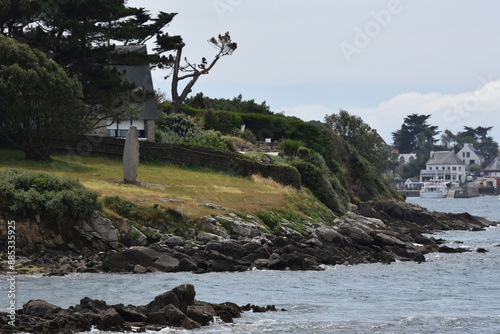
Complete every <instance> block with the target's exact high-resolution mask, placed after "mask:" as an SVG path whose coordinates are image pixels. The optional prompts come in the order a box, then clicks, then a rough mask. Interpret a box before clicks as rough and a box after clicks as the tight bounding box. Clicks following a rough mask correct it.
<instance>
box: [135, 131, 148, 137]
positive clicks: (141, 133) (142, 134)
mask: <svg viewBox="0 0 500 334" xmlns="http://www.w3.org/2000/svg"><path fill="white" fill-rule="evenodd" d="M137 137H139V138H146V130H137Z"/></svg>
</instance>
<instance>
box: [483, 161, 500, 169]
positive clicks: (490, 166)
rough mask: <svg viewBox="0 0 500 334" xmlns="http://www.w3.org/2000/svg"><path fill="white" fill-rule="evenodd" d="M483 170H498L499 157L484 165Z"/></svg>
mask: <svg viewBox="0 0 500 334" xmlns="http://www.w3.org/2000/svg"><path fill="white" fill-rule="evenodd" d="M484 170H485V171H488V172H498V171H500V159H499V158H495V159H493V161H492V162H490V163H489V164H488V166H486V168H485V169H484Z"/></svg>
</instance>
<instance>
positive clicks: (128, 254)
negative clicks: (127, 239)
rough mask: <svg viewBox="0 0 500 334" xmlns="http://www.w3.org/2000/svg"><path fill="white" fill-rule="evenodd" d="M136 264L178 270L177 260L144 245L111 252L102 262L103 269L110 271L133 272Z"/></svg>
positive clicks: (170, 270) (163, 269)
mask: <svg viewBox="0 0 500 334" xmlns="http://www.w3.org/2000/svg"><path fill="white" fill-rule="evenodd" d="M136 265H141V266H143V267H145V268H148V267H152V268H156V269H157V270H160V271H165V272H175V271H179V260H177V259H176V258H174V257H172V256H170V255H168V254H167V253H163V252H158V251H156V250H154V249H151V248H146V247H132V248H129V249H126V250H124V251H121V252H118V253H115V254H112V255H111V256H109V257H108V258H107V259H105V260H104V261H103V264H102V266H103V269H104V270H107V271H111V272H133V271H134V267H135V266H136Z"/></svg>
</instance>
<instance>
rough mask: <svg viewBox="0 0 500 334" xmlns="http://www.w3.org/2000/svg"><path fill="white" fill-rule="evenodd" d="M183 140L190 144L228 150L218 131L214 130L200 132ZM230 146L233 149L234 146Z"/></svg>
mask: <svg viewBox="0 0 500 334" xmlns="http://www.w3.org/2000/svg"><path fill="white" fill-rule="evenodd" d="M185 142H186V143H188V144H192V145H198V146H205V147H210V148H215V149H220V150H224V151H227V150H229V147H228V145H227V143H226V141H224V139H223V138H222V136H221V134H220V132H217V131H214V130H209V131H204V132H200V133H199V134H197V135H196V136H194V137H191V138H187V139H186V141H185ZM232 148H233V150H234V147H232Z"/></svg>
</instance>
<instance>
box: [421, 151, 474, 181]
mask: <svg viewBox="0 0 500 334" xmlns="http://www.w3.org/2000/svg"><path fill="white" fill-rule="evenodd" d="M425 167H426V168H425V169H422V170H421V171H420V182H424V181H427V180H430V179H432V178H434V177H438V178H440V179H442V180H444V181H455V182H465V167H466V166H465V163H464V162H463V161H462V160H461V159H459V158H458V157H457V156H456V155H455V154H453V152H450V151H437V152H434V151H431V155H430V159H429V160H428V161H427V163H426V164H425Z"/></svg>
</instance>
